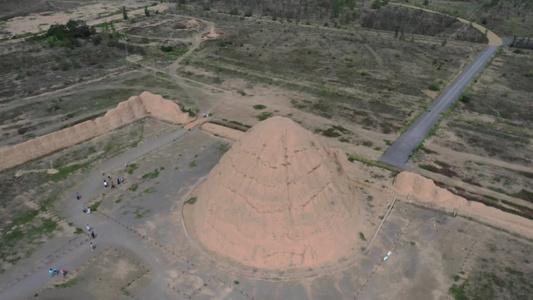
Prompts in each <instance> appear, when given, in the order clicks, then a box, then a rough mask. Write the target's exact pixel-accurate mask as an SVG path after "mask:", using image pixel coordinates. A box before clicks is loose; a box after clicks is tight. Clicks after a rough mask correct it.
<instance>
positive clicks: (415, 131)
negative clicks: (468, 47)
mask: <svg viewBox="0 0 533 300" xmlns="http://www.w3.org/2000/svg"><path fill="white" fill-rule="evenodd" d="M497 50H498V46H487V47H486V48H485V49H484V50H483V51H482V52H481V53H480V54H479V55H478V56H477V57H476V58H475V59H474V61H473V62H472V63H471V64H470V65H469V66H468V67H466V69H465V70H464V71H463V72H462V73H461V74H460V75H459V76H458V77H457V78H456V79H455V80H454V81H453V82H452V84H450V85H449V86H448V87H447V88H446V89H445V90H444V91H443V92H442V93H441V94H440V96H439V97H438V98H437V100H435V102H433V104H431V106H430V107H429V109H428V111H427V112H425V113H423V114H422V115H421V116H420V117H418V119H416V121H415V122H414V123H413V125H411V127H409V129H407V131H406V132H404V133H403V134H402V135H401V136H400V137H399V138H398V139H397V140H396V141H395V142H394V144H392V146H390V148H389V149H387V151H385V153H384V154H383V156H381V158H380V159H379V160H380V161H382V162H385V163H388V164H390V165H393V166H396V167H399V168H403V167H404V166H405V163H406V162H407V160H408V159H409V156H410V155H411V154H412V153H413V150H414V149H415V148H416V147H417V146H418V145H420V143H421V142H422V141H423V140H424V139H425V138H426V136H427V134H428V132H429V131H430V130H431V128H433V126H435V124H436V123H437V122H438V121H439V119H440V118H441V117H442V113H444V112H445V111H446V110H448V108H449V107H450V105H452V103H453V102H454V101H455V100H456V99H457V98H458V97H459V95H461V93H462V92H463V91H464V90H465V88H466V87H467V86H468V85H469V84H470V82H472V80H473V79H474V77H475V76H476V75H477V74H478V73H479V72H480V71H481V70H482V69H483V67H484V66H485V64H486V63H487V62H488V61H489V59H490V58H491V57H492V55H494V53H496V51H497Z"/></svg>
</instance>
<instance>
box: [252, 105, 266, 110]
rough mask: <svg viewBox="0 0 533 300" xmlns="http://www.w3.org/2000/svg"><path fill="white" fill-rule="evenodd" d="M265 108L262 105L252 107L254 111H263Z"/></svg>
mask: <svg viewBox="0 0 533 300" xmlns="http://www.w3.org/2000/svg"><path fill="white" fill-rule="evenodd" d="M265 108H267V107H266V106H264V105H263V104H257V105H254V109H255V110H261V109H265Z"/></svg>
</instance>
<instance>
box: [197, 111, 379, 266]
mask: <svg viewBox="0 0 533 300" xmlns="http://www.w3.org/2000/svg"><path fill="white" fill-rule="evenodd" d="M204 126H205V125H204ZM342 160H345V157H343V155H342V154H340V152H337V151H332V150H331V149H329V147H328V146H327V145H324V144H322V143H321V142H320V141H319V140H317V139H316V138H315V137H314V136H313V134H312V133H310V132H308V131H306V130H305V129H303V128H302V127H300V125H298V124H296V123H294V122H293V121H292V120H290V119H287V118H282V117H273V118H270V119H268V120H266V121H263V122H261V123H259V124H257V125H256V126H254V127H253V128H252V129H251V130H250V131H248V132H247V133H246V134H245V135H243V136H242V138H241V139H240V140H239V141H238V142H236V143H235V144H234V145H233V146H232V148H231V149H230V150H229V151H228V152H227V153H226V154H225V155H224V156H223V157H222V159H221V160H220V162H219V164H218V165H217V166H215V167H214V168H213V169H212V170H211V172H210V173H209V175H208V178H207V180H206V181H205V182H204V183H203V184H202V185H201V186H200V188H199V190H198V197H197V201H196V203H195V204H194V205H193V213H192V214H193V215H192V221H191V222H189V224H191V223H192V228H189V231H191V232H192V234H191V236H193V238H195V239H197V241H199V242H200V245H201V246H203V248H204V249H206V250H207V251H208V252H209V253H216V254H217V255H219V256H218V257H220V255H221V256H223V257H226V258H230V259H231V260H230V261H236V262H238V263H240V264H243V265H245V266H252V267H257V268H265V269H284V268H300V267H316V266H322V265H329V264H335V263H337V262H338V261H341V260H342V259H343V258H348V257H352V256H354V255H356V254H359V253H361V247H362V246H365V245H364V244H362V241H360V239H359V237H358V232H359V231H361V229H362V228H363V226H370V225H368V224H367V222H366V217H364V216H365V215H366V214H364V211H363V208H362V204H361V199H362V196H361V195H360V194H359V193H358V192H357V191H356V190H355V189H353V188H352V187H351V183H350V180H349V179H348V177H347V175H346V173H345V171H344V168H343V166H342V163H341V161H342ZM189 227H191V225H189Z"/></svg>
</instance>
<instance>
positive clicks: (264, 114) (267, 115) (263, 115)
mask: <svg viewBox="0 0 533 300" xmlns="http://www.w3.org/2000/svg"><path fill="white" fill-rule="evenodd" d="M273 115H274V114H273V113H271V112H268V111H265V112H262V113H261V114H260V115H257V116H255V117H256V118H257V119H258V120H259V121H264V120H266V119H268V118H270V117H272V116H273Z"/></svg>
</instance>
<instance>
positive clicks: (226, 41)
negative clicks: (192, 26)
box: [218, 40, 233, 48]
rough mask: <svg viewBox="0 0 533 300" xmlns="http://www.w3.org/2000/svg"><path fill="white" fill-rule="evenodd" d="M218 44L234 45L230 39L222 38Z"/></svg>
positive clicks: (223, 45)
mask: <svg viewBox="0 0 533 300" xmlns="http://www.w3.org/2000/svg"><path fill="white" fill-rule="evenodd" d="M218 45H219V46H220V47H221V48H223V47H226V46H230V45H233V42H232V41H230V40H222V41H220V42H219V43H218Z"/></svg>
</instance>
